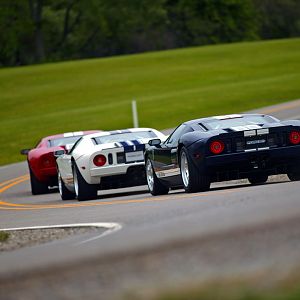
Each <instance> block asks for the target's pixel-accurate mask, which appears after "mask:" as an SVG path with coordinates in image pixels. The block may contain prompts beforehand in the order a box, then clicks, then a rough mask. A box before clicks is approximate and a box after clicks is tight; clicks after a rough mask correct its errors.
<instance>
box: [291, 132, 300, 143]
mask: <svg viewBox="0 0 300 300" xmlns="http://www.w3.org/2000/svg"><path fill="white" fill-rule="evenodd" d="M289 139H290V142H291V143H292V144H293V145H298V144H299V143H300V132H299V131H292V132H291V133H290V135H289Z"/></svg>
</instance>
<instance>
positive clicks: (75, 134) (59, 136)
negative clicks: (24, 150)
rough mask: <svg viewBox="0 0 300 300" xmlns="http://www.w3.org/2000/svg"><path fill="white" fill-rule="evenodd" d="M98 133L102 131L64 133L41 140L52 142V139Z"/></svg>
mask: <svg viewBox="0 0 300 300" xmlns="http://www.w3.org/2000/svg"><path fill="white" fill-rule="evenodd" d="M98 132H102V131H101V130H85V131H74V132H65V133H59V134H53V135H48V136H45V137H43V138H42V139H43V140H54V139H58V138H63V137H71V136H83V135H87V134H92V133H98Z"/></svg>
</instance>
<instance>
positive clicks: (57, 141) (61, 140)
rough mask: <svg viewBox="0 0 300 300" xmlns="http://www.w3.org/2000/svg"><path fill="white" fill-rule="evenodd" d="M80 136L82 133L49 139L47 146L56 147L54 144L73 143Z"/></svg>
mask: <svg viewBox="0 0 300 300" xmlns="http://www.w3.org/2000/svg"><path fill="white" fill-rule="evenodd" d="M81 137H82V135H78V136H70V137H61V138H57V139H53V140H49V146H50V147H56V146H65V145H67V144H74V143H76V142H77V141H78V139H80V138H81Z"/></svg>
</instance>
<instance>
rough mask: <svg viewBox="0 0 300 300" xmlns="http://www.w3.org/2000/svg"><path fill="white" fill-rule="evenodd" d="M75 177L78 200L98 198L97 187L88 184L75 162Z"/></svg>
mask: <svg viewBox="0 0 300 300" xmlns="http://www.w3.org/2000/svg"><path fill="white" fill-rule="evenodd" d="M73 178H74V188H75V194H76V198H77V200H78V201H84V200H93V199H96V198H97V187H96V186H94V185H92V184H88V183H87V182H86V181H85V180H84V178H83V177H82V175H81V173H80V171H79V170H78V167H77V166H76V164H75V163H74V165H73Z"/></svg>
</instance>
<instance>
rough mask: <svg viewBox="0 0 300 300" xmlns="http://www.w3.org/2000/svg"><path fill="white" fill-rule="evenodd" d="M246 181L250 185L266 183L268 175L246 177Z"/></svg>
mask: <svg viewBox="0 0 300 300" xmlns="http://www.w3.org/2000/svg"><path fill="white" fill-rule="evenodd" d="M248 180H249V182H250V183H251V184H253V185H255V184H263V183H266V182H267V181H268V175H266V174H256V175H251V176H249V177H248Z"/></svg>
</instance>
